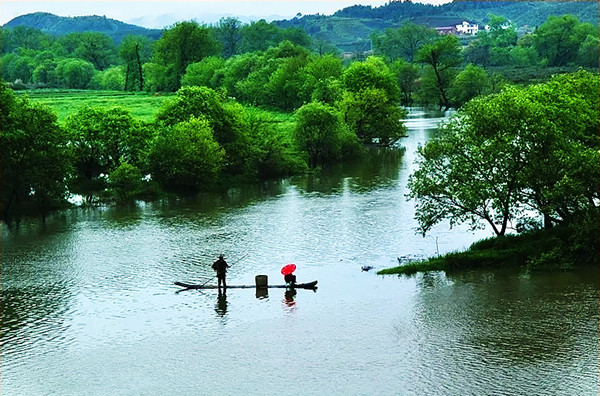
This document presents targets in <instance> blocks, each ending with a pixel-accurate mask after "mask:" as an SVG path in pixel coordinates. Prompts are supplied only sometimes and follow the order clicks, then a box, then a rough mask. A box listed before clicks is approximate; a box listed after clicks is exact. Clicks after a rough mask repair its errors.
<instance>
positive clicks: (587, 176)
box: [409, 72, 600, 235]
mask: <svg viewBox="0 0 600 396" xmlns="http://www.w3.org/2000/svg"><path fill="white" fill-rule="evenodd" d="M597 92H598V77H597V75H596V76H594V75H592V74H591V73H587V72H578V73H576V74H573V75H565V76H559V77H555V78H554V79H553V80H551V81H550V82H548V83H545V84H540V85H535V86H531V87H528V88H516V87H512V88H507V89H505V90H504V91H502V92H501V93H500V94H496V95H490V96H486V97H479V98H475V99H473V100H472V101H470V102H468V103H467V104H466V105H465V106H464V107H463V109H461V110H460V111H459V113H457V115H456V116H454V117H453V118H452V119H451V121H450V122H449V123H448V124H446V125H445V126H443V127H442V128H441V131H440V135H439V137H437V138H436V139H434V140H432V141H430V142H429V143H427V145H425V146H423V147H421V148H420V149H419V155H420V160H419V162H420V167H419V169H418V170H417V171H416V172H415V173H414V174H413V175H411V178H410V181H409V188H410V190H411V192H410V195H409V196H410V197H411V198H414V199H416V200H417V214H416V218H417V220H418V222H419V224H420V230H421V232H423V233H426V232H427V231H429V230H430V228H431V227H432V226H433V225H434V224H436V223H439V222H440V221H441V220H443V219H449V220H450V224H451V225H452V224H457V223H462V222H468V223H470V224H471V225H472V226H473V227H478V226H479V225H480V224H481V223H482V222H483V223H487V224H488V225H489V226H490V227H491V228H492V229H493V230H494V232H495V234H496V235H504V234H505V233H506V232H507V230H508V229H509V227H510V226H511V223H512V225H514V221H517V222H523V223H528V222H529V220H530V216H531V213H532V212H533V213H537V216H535V217H537V218H543V219H544V222H545V225H546V226H552V225H555V224H565V225H570V224H575V223H576V222H590V221H591V222H592V223H593V221H594V220H593V219H592V220H590V219H591V218H593V216H596V217H597V214H598V202H599V196H598V163H599V161H600V158H599V153H598V146H597V141H598V140H597V139H598V138H597V131H598V128H599V121H598V94H597ZM574 108H576V109H578V110H577V111H576V112H574V111H572V109H574ZM590 214H592V215H590ZM582 219H583V220H582ZM595 221H596V224H597V220H595ZM596 235H597V234H596Z"/></svg>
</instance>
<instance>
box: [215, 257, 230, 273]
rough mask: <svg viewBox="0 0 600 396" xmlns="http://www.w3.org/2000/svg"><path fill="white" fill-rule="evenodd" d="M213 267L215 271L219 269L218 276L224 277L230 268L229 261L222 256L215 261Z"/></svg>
mask: <svg viewBox="0 0 600 396" xmlns="http://www.w3.org/2000/svg"><path fill="white" fill-rule="evenodd" d="M212 268H213V269H214V270H215V271H217V276H218V277H219V278H224V277H225V274H226V273H227V268H229V264H227V262H226V261H225V260H223V259H222V258H220V259H218V260H217V261H215V262H214V264H213V265H212Z"/></svg>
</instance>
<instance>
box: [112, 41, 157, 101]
mask: <svg viewBox="0 0 600 396" xmlns="http://www.w3.org/2000/svg"><path fill="white" fill-rule="evenodd" d="M150 55H151V48H150V40H149V39H148V38H147V37H143V36H135V35H129V36H126V37H125V38H124V39H123V41H122V42H121V45H120V46H119V56H120V57H121V59H122V60H123V62H124V63H125V85H124V90H125V91H143V90H144V68H143V65H144V63H146V62H147V61H148V59H150Z"/></svg>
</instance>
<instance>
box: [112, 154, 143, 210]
mask: <svg viewBox="0 0 600 396" xmlns="http://www.w3.org/2000/svg"><path fill="white" fill-rule="evenodd" d="M108 186H109V188H110V190H111V193H112V196H113V199H114V200H115V201H117V202H127V201H131V200H133V199H135V197H136V196H137V195H139V194H140V192H141V190H142V172H140V170H139V169H138V168H136V167H135V166H133V165H130V164H129V163H127V162H122V163H121V165H119V166H118V167H117V168H116V169H115V170H113V171H112V172H111V173H110V175H109V176H108Z"/></svg>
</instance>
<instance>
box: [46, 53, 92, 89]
mask: <svg viewBox="0 0 600 396" xmlns="http://www.w3.org/2000/svg"><path fill="white" fill-rule="evenodd" d="M55 73H56V78H57V79H58V81H59V83H60V84H61V85H62V86H64V87H65V88H75V89H84V88H87V86H88V84H89V83H90V81H91V80H92V78H93V77H94V74H95V73H96V69H95V68H94V65H93V64H91V63H90V62H88V61H86V60H83V59H77V58H65V59H62V60H60V61H59V62H58V64H57V65H56V69H55Z"/></svg>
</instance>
